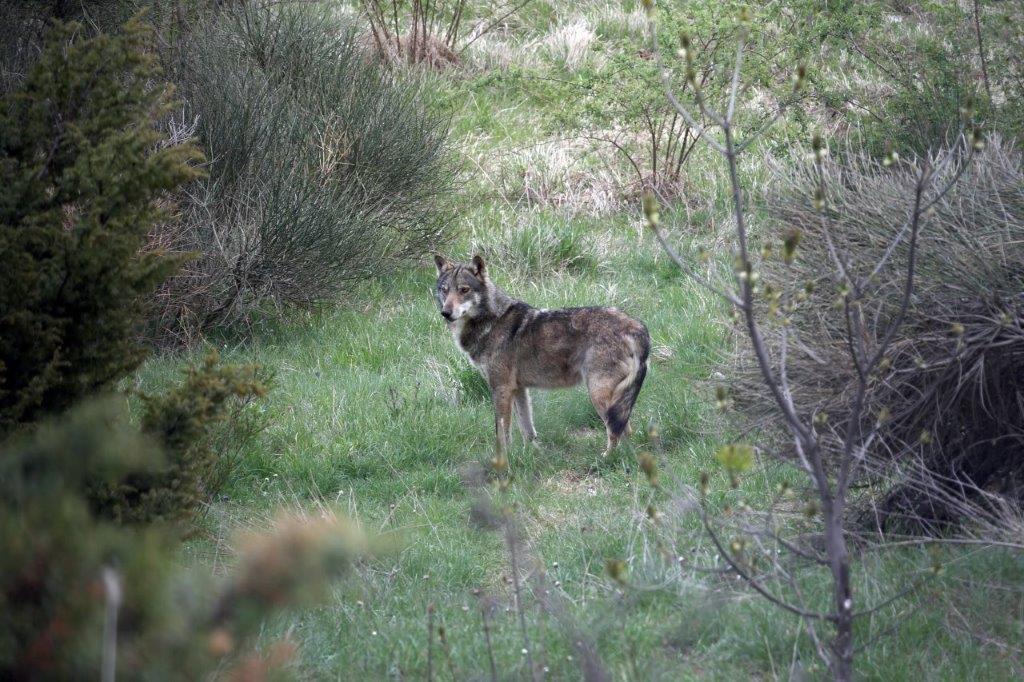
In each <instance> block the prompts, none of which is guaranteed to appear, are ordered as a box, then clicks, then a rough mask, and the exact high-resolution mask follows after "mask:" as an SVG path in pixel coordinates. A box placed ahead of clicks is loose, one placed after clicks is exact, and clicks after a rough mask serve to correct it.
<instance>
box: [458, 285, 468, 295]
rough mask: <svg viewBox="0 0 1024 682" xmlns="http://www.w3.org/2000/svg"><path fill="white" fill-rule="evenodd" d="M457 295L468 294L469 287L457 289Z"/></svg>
mask: <svg viewBox="0 0 1024 682" xmlns="http://www.w3.org/2000/svg"><path fill="white" fill-rule="evenodd" d="M459 293H460V294H462V295H463V296H465V295H466V294H468V293H469V287H459Z"/></svg>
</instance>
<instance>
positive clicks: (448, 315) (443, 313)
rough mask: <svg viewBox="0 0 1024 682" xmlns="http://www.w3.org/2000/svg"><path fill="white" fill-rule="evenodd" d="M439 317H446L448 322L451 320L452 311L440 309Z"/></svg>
mask: <svg viewBox="0 0 1024 682" xmlns="http://www.w3.org/2000/svg"><path fill="white" fill-rule="evenodd" d="M441 317H443V318H444V319H446V320H448V321H449V322H451V320H452V311H450V310H442V311H441Z"/></svg>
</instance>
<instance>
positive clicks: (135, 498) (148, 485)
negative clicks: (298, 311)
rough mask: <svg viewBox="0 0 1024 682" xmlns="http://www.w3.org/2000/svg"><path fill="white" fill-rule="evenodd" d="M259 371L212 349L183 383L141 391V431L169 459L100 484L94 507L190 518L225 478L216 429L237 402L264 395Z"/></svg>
mask: <svg viewBox="0 0 1024 682" xmlns="http://www.w3.org/2000/svg"><path fill="white" fill-rule="evenodd" d="M258 373H259V370H258V368H256V367H254V366H251V365H248V366H238V365H220V364H218V357H217V354H216V353H215V352H211V353H210V354H209V355H208V356H207V357H206V359H205V361H204V362H203V364H202V366H201V367H190V368H189V369H188V370H187V374H186V376H185V380H184V381H183V382H182V383H181V384H178V385H176V386H173V387H172V388H170V389H169V390H167V391H166V392H164V393H161V394H156V395H143V396H142V399H143V403H144V414H143V417H142V424H141V428H142V432H143V433H145V434H146V435H148V436H150V437H151V438H152V439H153V441H154V442H156V443H159V444H160V445H161V446H162V449H163V451H164V453H165V461H164V462H163V464H162V465H161V466H160V467H159V468H158V469H156V470H153V471H144V472H135V473H133V474H132V475H131V476H127V477H124V478H121V479H118V480H116V481H115V482H113V483H105V484H100V485H97V486H96V487H95V489H94V491H93V493H92V503H93V507H94V509H95V510H96V511H97V512H98V513H100V514H102V515H104V516H108V517H110V518H112V519H114V520H116V521H118V522H122V523H144V522H152V521H158V520H164V521H172V522H187V521H188V520H190V519H191V518H192V516H193V515H194V514H195V513H196V511H197V510H198V509H199V507H200V505H201V504H202V503H203V502H206V501H208V500H209V499H210V497H211V496H212V495H214V494H215V493H216V492H217V491H218V489H219V486H220V485H223V483H224V481H225V479H226V475H225V472H224V471H223V469H224V467H225V466H226V465H227V464H228V462H225V461H224V460H223V459H222V458H221V452H219V451H218V450H217V449H215V448H214V447H213V430H214V429H215V428H217V427H218V425H220V424H221V423H223V422H224V421H225V420H226V419H227V417H228V416H230V415H231V414H232V412H231V408H232V405H233V403H234V402H235V401H248V400H250V399H252V398H256V397H261V396H263V395H264V394H265V391H266V389H265V386H264V384H263V382H261V381H260V379H259V377H258Z"/></svg>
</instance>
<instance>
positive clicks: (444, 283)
mask: <svg viewBox="0 0 1024 682" xmlns="http://www.w3.org/2000/svg"><path fill="white" fill-rule="evenodd" d="M434 263H435V264H437V288H436V290H435V292H434V293H435V296H436V297H437V306H438V308H439V309H440V311H441V317H443V318H444V319H445V320H447V321H448V322H454V321H455V320H458V319H460V318H463V317H466V318H474V317H479V316H480V315H481V314H482V313H484V312H486V310H487V300H488V280H487V270H486V268H485V267H484V259H483V258H481V257H480V256H473V262H472V263H453V262H452V261H450V260H448V259H447V258H445V257H444V256H439V255H436V256H434Z"/></svg>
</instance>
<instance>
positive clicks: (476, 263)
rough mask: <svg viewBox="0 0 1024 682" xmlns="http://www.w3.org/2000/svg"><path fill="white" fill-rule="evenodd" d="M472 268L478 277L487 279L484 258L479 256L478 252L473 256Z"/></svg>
mask: <svg viewBox="0 0 1024 682" xmlns="http://www.w3.org/2000/svg"><path fill="white" fill-rule="evenodd" d="M473 268H474V274H475V275H476V276H477V277H478V278H480V279H487V270H486V269H485V266H484V259H483V258H481V257H480V254H477V255H475V256H473Z"/></svg>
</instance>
